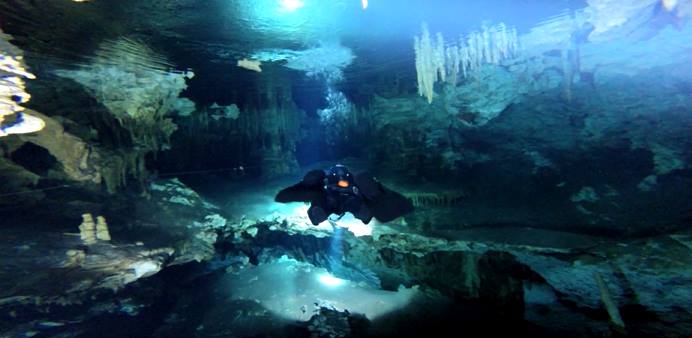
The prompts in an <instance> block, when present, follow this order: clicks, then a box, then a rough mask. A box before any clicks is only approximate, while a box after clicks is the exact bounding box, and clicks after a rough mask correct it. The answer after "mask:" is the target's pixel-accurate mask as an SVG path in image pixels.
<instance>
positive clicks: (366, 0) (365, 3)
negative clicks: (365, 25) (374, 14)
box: [361, 0, 368, 9]
mask: <svg viewBox="0 0 692 338" xmlns="http://www.w3.org/2000/svg"><path fill="white" fill-rule="evenodd" d="M361 3H362V4H363V9H368V0H361Z"/></svg>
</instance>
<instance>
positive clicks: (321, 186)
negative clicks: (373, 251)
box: [275, 164, 413, 225]
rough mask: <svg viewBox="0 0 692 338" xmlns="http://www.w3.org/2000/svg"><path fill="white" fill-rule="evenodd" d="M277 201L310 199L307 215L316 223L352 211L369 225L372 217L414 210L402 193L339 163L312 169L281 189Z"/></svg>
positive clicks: (390, 217)
mask: <svg viewBox="0 0 692 338" xmlns="http://www.w3.org/2000/svg"><path fill="white" fill-rule="evenodd" d="M275 200H276V201H277V202H281V203H288V202H309V203H310V204H311V205H310V208H309V209H308V217H309V218H310V222H312V224H313V225H317V224H320V223H321V222H324V221H325V220H327V219H328V218H329V216H330V215H332V214H336V215H338V216H339V218H341V217H343V215H344V214H345V213H346V212H350V213H351V214H353V216H355V217H356V218H358V219H359V220H361V221H362V222H363V223H365V224H367V223H369V222H370V220H372V218H375V219H377V220H378V221H380V222H389V221H392V220H394V219H395V218H397V217H399V216H403V215H405V214H408V213H410V212H411V211H413V204H412V203H411V201H409V200H408V199H407V198H406V197H404V196H403V195H401V194H399V193H397V192H394V191H392V190H389V189H387V188H385V187H384V186H383V185H382V184H381V183H380V182H378V181H377V179H375V178H374V177H372V175H370V174H368V173H359V174H358V175H353V174H351V172H350V171H349V169H348V168H347V167H346V166H344V165H341V164H337V165H335V166H333V167H331V168H329V169H327V170H312V171H310V172H308V173H307V174H306V175H305V177H304V178H303V180H302V181H301V182H299V183H298V184H295V185H293V186H290V187H288V188H286V189H283V190H281V191H280V192H279V193H278V194H277V195H276V198H275Z"/></svg>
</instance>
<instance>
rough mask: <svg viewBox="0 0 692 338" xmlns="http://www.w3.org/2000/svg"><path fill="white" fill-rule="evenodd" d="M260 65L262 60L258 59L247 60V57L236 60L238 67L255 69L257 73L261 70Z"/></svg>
mask: <svg viewBox="0 0 692 338" xmlns="http://www.w3.org/2000/svg"><path fill="white" fill-rule="evenodd" d="M261 65H262V62H261V61H258V60H248V59H242V60H238V67H240V68H245V69H248V70H252V71H255V72H258V73H261V72H262V68H260V66H261Z"/></svg>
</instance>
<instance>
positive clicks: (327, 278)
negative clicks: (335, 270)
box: [318, 273, 346, 287]
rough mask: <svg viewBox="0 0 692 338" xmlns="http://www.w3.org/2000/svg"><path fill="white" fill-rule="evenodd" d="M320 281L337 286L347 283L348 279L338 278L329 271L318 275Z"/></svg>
mask: <svg viewBox="0 0 692 338" xmlns="http://www.w3.org/2000/svg"><path fill="white" fill-rule="evenodd" d="M318 278H319V280H320V282H321V283H322V284H324V285H326V286H332V287H337V286H340V285H343V284H344V283H346V280H344V279H341V278H336V277H334V276H332V275H331V274H329V273H323V274H321V275H319V276H318Z"/></svg>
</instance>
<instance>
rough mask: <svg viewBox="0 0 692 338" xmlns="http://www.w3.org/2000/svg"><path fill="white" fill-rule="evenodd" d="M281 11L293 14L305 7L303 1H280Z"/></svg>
mask: <svg viewBox="0 0 692 338" xmlns="http://www.w3.org/2000/svg"><path fill="white" fill-rule="evenodd" d="M280 4H281V9H282V10H284V11H286V12H295V11H296V10H297V9H298V8H301V7H303V6H305V3H304V2H303V0H280Z"/></svg>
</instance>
